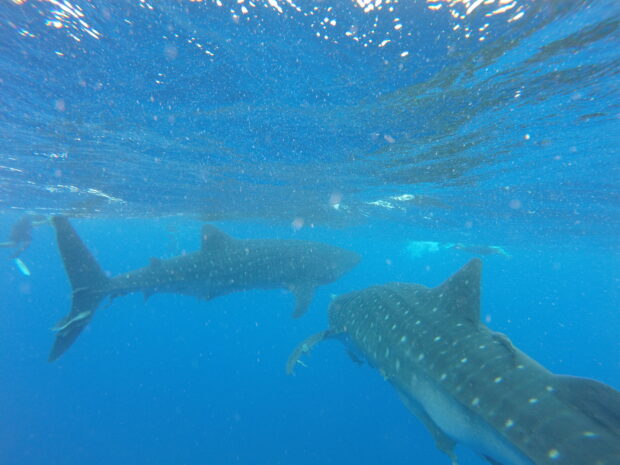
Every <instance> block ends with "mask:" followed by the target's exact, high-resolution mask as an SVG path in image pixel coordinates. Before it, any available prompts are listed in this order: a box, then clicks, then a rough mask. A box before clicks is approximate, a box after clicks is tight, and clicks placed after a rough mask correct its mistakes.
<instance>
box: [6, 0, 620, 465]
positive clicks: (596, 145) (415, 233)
mask: <svg viewBox="0 0 620 465" xmlns="http://www.w3.org/2000/svg"><path fill="white" fill-rule="evenodd" d="M75 3H78V2H77V1H76V2H75ZM79 3H80V4H81V5H82V7H83V10H84V13H85V21H87V22H88V24H89V27H90V28H95V29H96V30H98V31H99V32H101V34H102V35H101V38H99V39H95V38H93V37H91V36H89V35H88V33H87V32H86V29H84V27H82V26H81V25H80V23H79V22H78V21H76V20H75V18H73V17H72V16H70V17H68V18H69V19H68V20H66V21H65V20H63V21H65V22H64V23H63V27H62V28H58V29H57V28H54V27H50V26H48V25H46V21H48V20H52V19H54V18H56V19H58V18H60V16H59V13H58V9H59V6H58V3H56V4H54V3H51V2H49V1H48V2H45V1H37V2H35V1H33V0H31V1H28V2H25V4H24V5H17V4H15V2H12V3H11V2H4V3H2V4H0V140H1V141H2V143H1V144H0V213H1V214H2V216H0V241H3V240H5V238H7V237H8V235H9V233H10V229H11V225H12V224H13V223H14V222H15V221H16V220H17V219H18V218H19V215H20V214H21V213H22V212H23V211H35V212H38V213H42V214H49V213H58V212H64V213H69V214H73V215H76V214H77V215H80V216H82V217H83V218H81V219H72V220H71V221H72V223H73V224H74V225H75V227H76V228H77V230H78V232H79V233H80V235H81V236H82V237H83V239H84V241H85V242H86V243H87V244H88V246H89V247H90V248H91V250H92V251H93V254H94V255H95V256H96V257H97V259H98V260H99V262H100V263H101V265H102V266H103V268H104V269H105V270H107V271H109V272H110V273H120V272H124V271H128V270H131V269H134V268H137V267H140V266H144V265H145V264H146V263H148V261H149V258H150V257H154V256H155V257H169V256H172V255H175V254H178V253H181V251H182V250H183V249H186V250H193V249H195V248H197V247H198V243H199V240H198V237H199V231H200V227H201V225H202V223H203V220H204V221H207V220H209V221H219V222H218V223H217V224H218V225H219V226H221V227H222V228H223V229H224V230H225V231H226V232H228V233H229V234H231V235H233V236H236V237H245V238H253V237H282V238H301V239H311V240H317V241H325V242H328V243H331V244H335V245H339V246H342V247H346V248H350V249H352V250H356V251H358V252H359V253H361V254H362V255H363V261H362V263H361V264H360V265H359V266H358V267H357V268H355V269H354V270H353V271H352V272H351V273H350V274H348V275H346V276H345V277H344V278H342V279H341V280H339V281H338V282H335V283H332V284H330V285H329V286H324V287H321V288H320V289H319V291H318V293H317V295H316V298H315V300H314V302H313V304H312V307H311V309H310V310H309V312H308V314H307V315H306V316H304V318H302V319H300V320H293V319H292V318H291V316H290V315H291V312H292V309H293V306H294V302H293V297H292V296H291V295H290V294H288V293H286V292H280V291H250V292H245V293H238V294H234V295H229V296H223V297H219V298H217V299H215V300H213V301H211V302H201V301H198V300H195V299H193V298H189V297H182V296H178V295H155V296H152V297H151V298H150V300H149V301H148V302H144V299H143V297H142V296H141V295H130V296H125V297H122V298H118V299H117V300H115V301H114V303H113V304H112V305H111V306H110V307H109V308H107V309H105V310H104V309H101V310H100V311H99V312H98V313H97V315H96V317H95V318H94V320H93V322H92V324H90V325H89V326H88V328H87V329H86V330H85V331H84V333H83V334H82V335H81V336H80V338H79V339H78V340H77V342H76V343H75V345H74V346H73V347H72V348H71V349H70V350H69V351H68V352H67V353H66V354H65V355H64V356H63V357H62V358H61V359H60V360H58V361H57V362H56V363H53V364H49V363H48V362H47V361H46V359H47V354H48V352H49V350H50V347H51V345H52V342H53V333H52V331H50V328H51V327H52V326H53V325H54V323H55V322H56V321H57V320H59V319H60V318H61V317H62V316H64V315H65V314H66V313H67V312H68V310H69V307H70V299H71V290H70V287H69V283H68V280H67V278H66V277H65V275H64V271H63V268H62V262H61V260H60V257H59V255H58V252H57V249H56V244H55V239H54V237H53V232H52V230H51V228H50V227H49V226H41V227H38V228H37V229H36V230H35V231H34V241H33V244H32V246H31V247H30V248H29V249H28V250H27V251H26V252H25V253H24V254H23V256H22V258H23V260H24V262H25V263H26V264H27V265H28V267H29V268H30V270H31V271H32V275H31V276H30V277H26V276H23V275H22V274H20V272H19V270H18V269H17V267H16V266H15V265H14V263H13V262H12V261H10V260H8V258H7V257H8V256H9V253H10V252H9V251H7V250H4V249H2V250H0V465H42V464H45V465H67V464H81V465H100V464H101V465H109V464H121V465H123V464H135V465H147V464H158V465H173V464H174V465H178V464H188V465H189V464H191V465H202V464H216V465H217V464H224V463H239V464H248V465H250V464H251V465H262V464H265V465H274V464H287V465H288V464H301V465H304V464H313V465H315V464H318V463H321V464H323V465H331V464H339V465H348V464H356V465H370V464H372V465H377V464H379V465H383V464H389V465H405V464H407V465H410V464H425V465H436V464H437V465H440V464H447V463H448V458H447V457H446V456H443V455H442V454H440V453H439V452H437V451H436V449H435V447H434V443H433V440H432V439H431V437H430V435H429V434H428V432H426V431H425V430H424V428H423V427H422V426H421V425H420V424H419V422H418V421H417V420H416V419H415V418H414V417H413V416H411V415H410V414H409V412H408V411H407V410H406V408H405V407H404V406H403V405H402V404H401V402H400V401H399V399H398V397H397V395H396V393H395V392H394V390H393V389H392V388H391V387H390V385H389V384H388V383H386V382H385V381H384V380H383V379H382V377H381V376H380V375H379V374H378V373H377V372H375V371H374V370H372V369H370V368H369V367H367V366H363V367H359V366H357V365H356V364H354V363H352V362H351V360H350V359H349V357H348V356H347V355H346V353H345V350H343V347H342V346H341V345H339V344H337V343H335V342H328V343H325V344H322V345H320V346H318V347H317V348H316V349H315V350H314V351H313V353H312V355H311V356H310V357H308V358H307V360H305V361H306V363H307V364H308V367H307V368H304V367H301V366H300V367H298V369H297V374H296V376H294V377H287V376H286V375H285V373H284V364H285V361H286V359H287V357H288V355H289V353H290V351H291V350H293V348H294V347H295V346H296V345H297V343H298V342H300V341H301V340H302V339H304V338H305V337H307V336H308V335H310V334H312V333H315V332H317V331H320V330H322V329H324V328H325V327H326V309H327V306H328V304H329V301H330V295H331V294H340V293H344V292H348V291H350V290H354V289H361V288H364V287H366V286H368V285H372V284H377V283H382V282H386V281H396V280H401V281H412V282H419V283H422V284H425V285H429V286H434V285H437V284H439V283H440V282H442V281H443V280H444V279H446V278H447V277H449V276H450V275H451V274H452V273H454V272H455V271H456V270H457V269H458V268H459V267H460V266H462V265H463V264H464V263H465V262H466V261H467V260H468V259H470V258H471V256H470V255H468V254H466V253H463V252H458V251H454V250H452V251H447V250H444V251H440V252H437V253H435V254H427V255H423V256H421V257H412V256H411V255H410V254H409V252H408V251H407V245H408V244H409V242H410V241H424V240H426V241H439V242H464V243H469V244H486V245H501V246H503V247H505V248H506V249H507V251H508V252H509V253H510V254H511V255H512V258H511V259H507V258H504V257H501V256H489V257H484V274H483V284H482V286H483V287H482V315H483V318H484V319H485V321H488V322H489V323H488V324H489V326H490V327H492V328H493V329H494V330H497V331H501V332H504V333H506V334H507V335H508V336H509V337H510V338H511V340H512V341H513V342H514V343H515V345H516V346H518V347H519V348H520V349H522V350H523V351H524V352H526V353H527V354H529V355H530V356H532V357H533V358H535V359H536V360H538V361H539V362H540V363H542V364H543V365H545V366H546V367H548V368H549V369H551V370H552V371H554V372H557V373H565V374H573V375H580V376H588V377H592V378H595V379H598V380H601V381H603V382H606V383H609V384H610V385H612V386H614V387H616V388H619V387H620V341H619V338H618V334H619V333H620V312H618V308H619V307H620V305H619V303H620V286H619V279H620V256H619V255H620V241H619V239H618V231H619V230H620V229H619V228H620V190H619V185H618V182H617V180H618V179H620V164H618V161H617V160H618V147H619V146H620V145H619V138H618V135H619V134H620V128H619V124H618V121H619V120H618V107H617V102H618V95H620V93H619V85H618V75H620V60H619V59H618V50H620V43H619V41H618V24H620V23H619V22H618V18H619V17H620V10H619V7H618V2H617V1H615V0H594V1H581V0H561V1H542V0H540V1H538V0H523V1H519V2H518V3H519V7H523V8H524V10H523V11H524V12H525V13H526V14H525V15H524V17H523V19H522V20H519V21H516V22H512V23H509V22H507V19H508V18H509V17H510V16H511V14H506V15H497V16H494V17H492V18H490V19H489V18H488V17H486V16H484V11H488V10H482V8H488V9H491V8H494V7H493V6H486V7H485V6H481V7H480V9H479V10H477V12H476V13H475V14H473V15H471V16H470V17H468V18H467V20H463V21H462V20H455V19H454V18H452V16H451V15H450V14H449V12H448V11H447V9H448V8H447V2H442V3H443V5H444V8H443V9H442V10H439V11H437V12H431V11H430V10H429V9H428V8H427V5H426V3H425V2H423V1H421V0H419V1H408V2H405V1H403V2H400V3H399V4H398V5H396V4H393V5H396V10H395V11H394V12H388V9H387V7H386V8H384V9H383V10H382V11H381V12H380V13H379V12H376V11H375V12H372V13H370V14H366V13H363V12H362V10H361V9H360V8H358V7H357V6H356V5H355V4H354V3H353V2H345V1H334V2H329V1H325V2H312V1H310V0H308V1H303V2H301V1H300V2H299V5H300V6H301V9H302V11H303V12H304V13H298V12H295V11H294V9H292V8H290V7H286V8H285V9H284V13H283V14H278V13H277V12H276V11H275V10H274V9H273V8H267V7H265V6H264V4H265V2H262V3H261V2H256V3H257V5H258V6H257V7H256V8H255V9H253V10H252V14H251V15H249V16H250V19H249V20H246V19H243V21H241V22H235V21H233V18H232V14H231V12H230V9H231V8H235V9H236V12H237V13H239V8H240V7H239V4H238V3H236V2H235V1H230V2H224V4H225V5H224V6H223V7H221V8H218V7H216V6H215V4H214V3H209V2H205V3H201V4H197V3H192V2H177V1H161V2H157V3H155V2H153V5H154V6H153V8H152V9H150V8H149V7H148V6H147V5H148V2H146V1H144V2H141V1H133V0H131V1H130V0H127V1H124V0H123V1H122V0H117V1H109V0H92V1H88V2H86V1H81V2H79ZM65 4H68V2H65ZM282 5H284V4H282ZM385 5H387V4H384V6H385ZM315 6H316V7H317V8H318V10H317V11H318V13H316V14H315V15H308V14H305V13H307V12H309V11H311V10H312V9H313V8H314V7H315ZM330 7H333V8H332V10H331V11H328V9H329V8H330ZM457 7H458V8H460V9H461V11H462V10H464V7H463V5H462V4H460V5H457ZM323 16H329V17H330V18H336V19H337V20H338V25H337V26H336V27H333V28H332V27H331V26H325V27H323V26H321V24H320V22H321V20H322V18H323ZM396 18H398V21H399V22H400V23H402V24H403V29H402V30H400V31H401V32H398V30H396V29H395V28H394V25H395V22H396V21H395V20H396ZM487 22H488V23H489V24H490V26H489V27H488V28H487V29H485V31H486V32H483V33H480V32H476V31H479V28H484V27H485V26H484V24H486V23H487ZM456 23H458V24H459V25H461V26H463V27H464V26H469V27H470V28H471V29H472V30H473V31H474V32H473V36H472V37H471V38H470V39H466V37H465V31H464V29H463V27H461V28H459V29H454V27H455V25H456ZM352 26H355V29H356V31H357V32H356V37H357V38H359V39H360V40H359V41H354V40H353V39H351V38H347V36H346V35H345V32H346V31H347V30H348V29H350V28H352ZM317 32H319V36H318V37H317V35H316V33H317ZM69 34H73V35H75V36H76V37H77V38H78V39H79V41H78V40H75V39H74V38H72V37H71V36H70V35H69ZM325 34H328V35H329V39H325V38H324V37H323V36H324V35H325ZM364 35H365V36H364ZM482 36H484V37H485V40H484V41H480V40H478V39H479V38H480V37H482ZM386 38H389V39H390V40H391V42H390V44H389V45H388V46H386V47H381V48H380V47H378V46H377V44H378V43H380V42H381V41H382V40H383V39H386ZM370 39H372V41H373V42H369V40H370ZM197 43H200V44H201V45H202V46H203V48H202V49H201V48H199V47H197V45H196V44H197ZM205 49H209V50H212V51H213V52H214V55H213V56H210V55H207V54H205V52H204V50H205ZM404 51H408V52H409V55H407V56H401V54H402V53H403V52H404ZM403 195H405V196H409V197H407V198H408V199H409V200H398V198H402V196H403ZM333 198H338V199H340V198H341V203H339V208H338V209H336V208H333V207H334V206H335V205H333V202H332V203H331V204H330V199H333ZM295 219H303V220H304V221H305V223H304V227H303V228H302V229H301V230H300V231H298V232H294V231H293V230H292V229H291V227H290V225H291V222H293V221H294V220H295ZM311 224H316V225H317V226H316V227H314V228H312V227H311ZM458 453H459V458H460V464H461V465H481V464H483V463H485V462H483V461H482V460H481V459H480V458H478V457H476V456H475V455H474V454H473V453H472V452H471V451H469V450H467V449H466V448H459V450H458Z"/></svg>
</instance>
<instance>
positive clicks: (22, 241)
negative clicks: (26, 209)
mask: <svg viewBox="0 0 620 465" xmlns="http://www.w3.org/2000/svg"><path fill="white" fill-rule="evenodd" d="M45 221H46V220H45V218H44V217H42V216H35V215H28V214H27V215H24V216H22V217H21V218H20V219H19V220H17V222H16V223H15V224H14V225H13V228H12V229H11V235H10V236H9V240H8V241H7V242H0V247H5V248H15V252H13V254H12V255H11V256H10V258H11V259H13V258H17V257H19V256H20V255H21V254H22V253H23V252H24V250H26V249H27V248H28V247H29V246H30V243H31V242H32V228H33V226H34V225H39V224H41V223H44V222H45Z"/></svg>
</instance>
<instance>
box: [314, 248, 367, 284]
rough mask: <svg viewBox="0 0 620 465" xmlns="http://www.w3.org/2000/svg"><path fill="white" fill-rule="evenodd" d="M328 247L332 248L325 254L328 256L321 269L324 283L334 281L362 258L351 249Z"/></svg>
mask: <svg viewBox="0 0 620 465" xmlns="http://www.w3.org/2000/svg"><path fill="white" fill-rule="evenodd" d="M328 247H330V249H332V250H330V254H329V255H326V258H327V257H328V258H327V260H326V261H325V262H324V268H323V270H322V274H323V276H322V277H323V279H324V280H325V282H326V283H327V282H332V281H336V280H337V279H338V278H340V277H341V276H342V275H344V274H345V273H347V272H348V271H350V270H351V269H352V268H354V267H356V266H357V265H358V264H359V262H360V260H361V258H362V257H361V255H360V254H358V253H357V252H353V251H351V250H346V249H341V248H339V247H333V246H328Z"/></svg>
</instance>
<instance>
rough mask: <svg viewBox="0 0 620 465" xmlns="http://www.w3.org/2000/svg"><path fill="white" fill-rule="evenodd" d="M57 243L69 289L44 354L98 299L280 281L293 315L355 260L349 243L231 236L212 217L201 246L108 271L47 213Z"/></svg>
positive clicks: (66, 339) (73, 332)
mask: <svg viewBox="0 0 620 465" xmlns="http://www.w3.org/2000/svg"><path fill="white" fill-rule="evenodd" d="M52 224H53V226H54V228H55V230H56V239H57V242H58V248H59V250H60V255H61V257H62V260H63V263H64V266H65V270H66V272H67V275H68V277H69V280H70V282H71V286H72V289H73V294H72V299H73V301H72V306H71V310H70V312H69V314H68V315H66V316H65V317H64V318H63V319H61V320H60V321H59V322H58V323H57V324H56V326H55V327H54V328H53V329H54V330H55V331H57V334H56V340H55V342H54V346H53V347H52V351H51V353H50V356H49V360H50V361H53V360H55V359H57V358H58V357H60V356H61V355H62V354H63V353H64V352H65V351H66V350H67V349H68V348H69V347H70V346H71V345H72V344H73V342H74V341H75V340H76V338H77V337H78V336H79V335H80V333H81V332H82V330H83V329H84V327H85V326H86V325H87V324H88V323H89V322H90V321H91V319H92V318H93V316H94V314H95V311H96V310H97V308H98V307H99V305H100V304H101V302H102V300H103V299H104V298H106V297H110V300H112V299H114V298H115V297H118V296H121V295H125V294H128V293H132V292H143V293H144V295H145V297H146V298H148V297H149V296H150V295H152V294H155V293H162V292H166V293H177V294H185V295H191V296H195V297H198V298H201V299H204V300H211V299H213V298H215V297H218V296H221V295H224V294H229V293H232V292H238V291H244V290H249V289H279V288H282V289H286V290H289V291H291V292H292V293H293V294H294V295H295V297H296V307H295V311H294V314H293V316H294V317H300V316H301V315H303V314H304V312H305V311H306V310H307V308H308V306H309V305H310V303H311V301H312V298H313V296H314V291H315V289H316V287H318V286H320V285H323V284H328V283H330V282H332V281H335V280H337V279H338V278H340V277H341V276H342V275H343V274H344V273H346V272H347V271H349V270H350V269H352V268H353V267H354V266H356V265H357V263H358V262H359V260H360V256H359V255H358V254H357V253H356V252H353V251H349V250H345V249H341V248H339V247H334V246H332V245H328V244H323V243H319V242H310V241H302V240H284V239H235V238H233V237H231V236H229V235H227V234H226V233H224V232H223V231H221V230H219V229H217V228H216V227H214V226H212V225H205V226H204V227H203V229H202V238H201V239H202V241H201V248H200V249H199V250H197V251H194V252H191V253H187V254H184V255H179V256H176V257H172V258H169V259H158V258H153V259H151V262H150V264H149V265H148V266H146V267H144V268H140V269H137V270H134V271H130V272H128V273H124V274H120V275H117V276H112V277H108V276H107V275H106V273H104V271H103V270H102V269H101V267H100V266H99V264H98V263H97V261H96V260H95V258H94V257H93V255H92V254H91V253H90V251H89V250H88V248H87V247H86V245H85V244H84V243H83V242H82V240H81V239H80V237H79V236H78V234H77V232H76V231H75V229H74V228H73V226H72V225H71V224H70V223H69V221H68V219H67V218H66V217H63V216H56V217H53V218H52Z"/></svg>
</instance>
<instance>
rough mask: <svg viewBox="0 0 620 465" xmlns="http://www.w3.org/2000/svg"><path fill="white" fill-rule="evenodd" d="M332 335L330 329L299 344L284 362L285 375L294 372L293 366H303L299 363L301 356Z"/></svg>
mask: <svg viewBox="0 0 620 465" xmlns="http://www.w3.org/2000/svg"><path fill="white" fill-rule="evenodd" d="M333 335H334V332H333V331H332V330H330V329H327V330H325V331H321V332H320V333H316V334H313V335H312V336H310V337H307V338H306V339H304V340H303V341H301V343H300V344H298V345H297V347H295V350H293V352H292V353H291V355H290V356H289V357H288V360H287V361H286V374H287V375H292V374H293V372H294V371H295V365H296V364H298V363H299V364H300V365H303V363H302V361H301V356H302V355H303V354H305V353H308V352H310V351H311V350H312V348H313V347H314V346H315V345H317V344H318V343H319V342H321V341H324V340H325V339H328V338H330V337H332V336H333Z"/></svg>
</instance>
